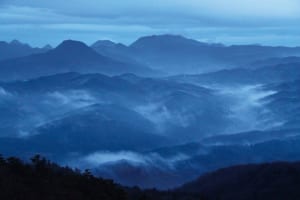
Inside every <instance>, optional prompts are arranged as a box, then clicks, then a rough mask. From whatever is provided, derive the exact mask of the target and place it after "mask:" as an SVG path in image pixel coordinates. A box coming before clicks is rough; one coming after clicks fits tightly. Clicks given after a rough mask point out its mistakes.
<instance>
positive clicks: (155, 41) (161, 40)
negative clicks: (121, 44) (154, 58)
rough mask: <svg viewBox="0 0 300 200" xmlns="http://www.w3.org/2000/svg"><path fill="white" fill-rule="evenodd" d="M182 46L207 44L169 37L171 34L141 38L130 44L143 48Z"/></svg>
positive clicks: (178, 37) (179, 36)
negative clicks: (149, 46)
mask: <svg viewBox="0 0 300 200" xmlns="http://www.w3.org/2000/svg"><path fill="white" fill-rule="evenodd" d="M145 45H146V46H148V45H151V46H174V45H175V46H182V45H193V46H196V45H198V46H199V45H201V46H204V45H205V46H206V45H208V44H207V43H203V42H199V41H197V40H193V39H188V38H185V37H183V36H181V35H171V34H165V35H152V36H146V37H141V38H139V39H138V40H137V41H135V42H134V43H133V44H131V45H130V46H131V47H137V48H139V47H143V46H145Z"/></svg>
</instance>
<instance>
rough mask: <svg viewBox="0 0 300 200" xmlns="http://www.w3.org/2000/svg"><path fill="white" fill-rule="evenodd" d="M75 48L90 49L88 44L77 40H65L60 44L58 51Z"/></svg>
mask: <svg viewBox="0 0 300 200" xmlns="http://www.w3.org/2000/svg"><path fill="white" fill-rule="evenodd" d="M74 48H79V49H81V48H89V47H88V46H87V45H86V44H84V43H83V42H80V41H75V40H64V41H63V42H62V43H60V44H59V45H58V46H57V47H56V49H74Z"/></svg>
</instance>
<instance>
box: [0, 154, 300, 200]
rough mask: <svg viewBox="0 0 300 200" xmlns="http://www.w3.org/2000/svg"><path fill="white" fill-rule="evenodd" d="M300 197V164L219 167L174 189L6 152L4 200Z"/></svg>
mask: <svg viewBox="0 0 300 200" xmlns="http://www.w3.org/2000/svg"><path fill="white" fill-rule="evenodd" d="M240 199H243V200H254V199H255V200H266V199H272V200H276V199H278V200H282V199H289V200H299V199H300V162H295V163H288V162H277V163H269V164H258V165H243V166H235V167H229V168H225V169H221V170H218V171H216V172H212V173H209V174H206V175H204V176H202V177H200V178H199V179H198V180H196V181H194V182H191V183H188V184H186V185H184V186H183V187H181V188H178V189H175V190H170V191H159V190H156V189H152V190H141V189H140V188H138V187H132V188H129V187H123V186H120V185H118V184H116V183H114V182H113V181H112V180H104V179H101V178H97V177H94V176H93V175H92V174H91V172H90V171H89V170H85V171H80V170H78V169H71V168H69V167H61V166H59V165H57V164H55V163H52V162H50V161H49V160H47V159H45V158H43V157H41V156H39V155H36V156H34V157H33V158H31V161H30V162H23V161H22V160H20V159H18V158H15V157H9V158H3V157H2V156H1V155H0V200H240Z"/></svg>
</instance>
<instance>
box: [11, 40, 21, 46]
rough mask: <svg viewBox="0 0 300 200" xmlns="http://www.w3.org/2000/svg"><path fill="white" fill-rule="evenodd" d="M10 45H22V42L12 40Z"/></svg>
mask: <svg viewBox="0 0 300 200" xmlns="http://www.w3.org/2000/svg"><path fill="white" fill-rule="evenodd" d="M10 44H11V45H23V43H21V42H20V41H19V40H12V41H11V42H10Z"/></svg>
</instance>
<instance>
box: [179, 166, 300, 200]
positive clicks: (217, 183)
mask: <svg viewBox="0 0 300 200" xmlns="http://www.w3.org/2000/svg"><path fill="white" fill-rule="evenodd" d="M299 186H300V163H299V162H295V163H287V162H275V163H266V164H258V165H257V164H256V165H241V166H235V167H229V168H224V169H220V170H218V171H216V172H212V173H209V174H206V175H204V176H202V177H200V178H199V179H197V180H196V181H194V182H191V183H188V184H185V185H184V186H182V187H181V188H179V189H178V190H177V191H178V192H182V193H188V194H198V195H200V194H201V196H202V197H203V199H224V200H227V199H228V200H239V199H244V200H252V199H257V200H260V199H261V200H263V199H278V200H279V199H295V200H296V199H298V198H299V197H300V192H299V190H298V188H299Z"/></svg>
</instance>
